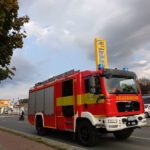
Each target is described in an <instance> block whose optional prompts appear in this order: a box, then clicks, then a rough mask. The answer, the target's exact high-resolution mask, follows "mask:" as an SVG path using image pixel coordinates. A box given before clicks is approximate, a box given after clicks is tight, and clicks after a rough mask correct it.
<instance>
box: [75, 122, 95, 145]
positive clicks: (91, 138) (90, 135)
mask: <svg viewBox="0 0 150 150" xmlns="http://www.w3.org/2000/svg"><path fill="white" fill-rule="evenodd" d="M96 135H97V133H96V128H95V127H94V126H93V125H92V124H91V123H90V122H89V121H88V120H82V121H80V122H79V123H78V126H77V138H78V141H79V142H80V143H81V144H82V145H84V146H94V145H95V144H96V143H97V136H96Z"/></svg>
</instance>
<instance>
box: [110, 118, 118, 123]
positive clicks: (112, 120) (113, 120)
mask: <svg viewBox="0 0 150 150" xmlns="http://www.w3.org/2000/svg"><path fill="white" fill-rule="evenodd" d="M117 122H118V120H117V119H109V120H108V123H117Z"/></svg>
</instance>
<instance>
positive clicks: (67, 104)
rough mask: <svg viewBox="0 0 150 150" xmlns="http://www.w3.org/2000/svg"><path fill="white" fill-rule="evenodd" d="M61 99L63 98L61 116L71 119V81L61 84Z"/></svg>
mask: <svg viewBox="0 0 150 150" xmlns="http://www.w3.org/2000/svg"><path fill="white" fill-rule="evenodd" d="M62 98H63V106H62V113H63V115H64V116H65V117H72V116H73V115H74V92H73V79H70V80H67V81H63V82H62Z"/></svg>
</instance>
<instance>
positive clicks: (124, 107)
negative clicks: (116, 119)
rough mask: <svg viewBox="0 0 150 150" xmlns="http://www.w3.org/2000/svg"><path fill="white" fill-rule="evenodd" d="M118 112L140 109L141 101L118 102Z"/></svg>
mask: <svg viewBox="0 0 150 150" xmlns="http://www.w3.org/2000/svg"><path fill="white" fill-rule="evenodd" d="M117 109H118V112H133V111H139V110H140V103H139V102H137V101H128V102H117Z"/></svg>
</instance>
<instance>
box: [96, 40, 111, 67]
mask: <svg viewBox="0 0 150 150" xmlns="http://www.w3.org/2000/svg"><path fill="white" fill-rule="evenodd" d="M95 56H96V69H97V70H98V65H99V64H100V65H103V66H104V68H108V59H107V48H106V40H104V39H101V38H95Z"/></svg>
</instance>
